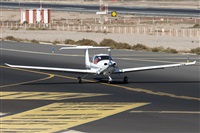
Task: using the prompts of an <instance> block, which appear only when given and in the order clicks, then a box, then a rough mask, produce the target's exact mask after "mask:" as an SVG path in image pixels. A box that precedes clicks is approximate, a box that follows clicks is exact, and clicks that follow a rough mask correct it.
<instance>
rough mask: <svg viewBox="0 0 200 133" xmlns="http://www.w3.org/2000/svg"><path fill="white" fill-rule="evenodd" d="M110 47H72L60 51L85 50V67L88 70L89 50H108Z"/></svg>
mask: <svg viewBox="0 0 200 133" xmlns="http://www.w3.org/2000/svg"><path fill="white" fill-rule="evenodd" d="M109 48H110V47H94V46H74V47H71V46H70V47H62V48H61V49H60V50H69V49H84V50H85V67H86V68H88V69H89V68H90V59H89V49H109Z"/></svg>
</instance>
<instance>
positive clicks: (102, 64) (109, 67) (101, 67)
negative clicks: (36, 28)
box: [5, 46, 196, 83]
mask: <svg viewBox="0 0 200 133" xmlns="http://www.w3.org/2000/svg"><path fill="white" fill-rule="evenodd" d="M73 49H83V50H85V66H86V69H71V68H53V67H40V66H21V65H10V64H7V63H5V65H7V66H9V67H15V68H25V69H37V70H50V71H62V72H75V73H86V74H95V75H104V76H108V78H109V80H108V83H111V82H112V78H111V75H112V74H119V73H127V72H136V71H146V70H154V69H164V68H169V67H180V66H187V65H193V64H195V63H196V61H194V62H187V63H181V64H169V65H159V66H146V67H136V68H125V69H119V68H118V67H117V63H116V62H115V61H114V60H113V59H112V58H111V51H110V47H93V46H75V47H62V48H61V49H60V50H73ZM89 49H108V51H109V54H96V55H94V57H93V58H92V62H90V60H89ZM123 82H124V83H127V82H128V78H127V76H124V78H123ZM78 83H81V77H78Z"/></svg>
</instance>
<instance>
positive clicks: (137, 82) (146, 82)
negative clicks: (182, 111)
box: [23, 78, 200, 85]
mask: <svg viewBox="0 0 200 133" xmlns="http://www.w3.org/2000/svg"><path fill="white" fill-rule="evenodd" d="M99 83H108V80H107V79H99V78H95V79H94V82H92V81H91V82H89V81H82V82H81V83H78V82H77V81H74V82H48V83H47V82H41V83H26V84H23V85H66V84H99ZM169 83H171V84H184V83H186V84H189V83H193V84H194V83H200V81H128V83H124V82H123V81H122V80H115V79H114V80H113V81H112V82H111V84H169Z"/></svg>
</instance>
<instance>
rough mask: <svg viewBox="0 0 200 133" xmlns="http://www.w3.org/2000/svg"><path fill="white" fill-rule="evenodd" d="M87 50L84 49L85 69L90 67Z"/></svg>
mask: <svg viewBox="0 0 200 133" xmlns="http://www.w3.org/2000/svg"><path fill="white" fill-rule="evenodd" d="M89 58H90V57H89V50H88V49H85V67H86V68H87V69H89V68H90V59H89Z"/></svg>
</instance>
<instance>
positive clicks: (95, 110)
mask: <svg viewBox="0 0 200 133" xmlns="http://www.w3.org/2000/svg"><path fill="white" fill-rule="evenodd" d="M147 104H149V103H115V102H111V103H110V102H108V103H107V102H102V103H96V102H86V103H85V102H83V103H53V104H50V105H47V106H43V107H40V108H36V109H33V110H30V111H26V112H23V113H19V114H16V115H11V116H6V117H2V118H1V127H0V131H1V132H2V133H3V132H15V133H17V132H20V133H22V132H34V133H50V132H58V131H61V130H66V129H68V128H71V127H74V126H78V125H81V124H85V123H88V122H92V121H96V120H99V119H102V118H105V117H108V116H111V115H114V114H117V113H121V112H124V111H127V110H130V109H133V108H137V107H140V106H144V105H147Z"/></svg>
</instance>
